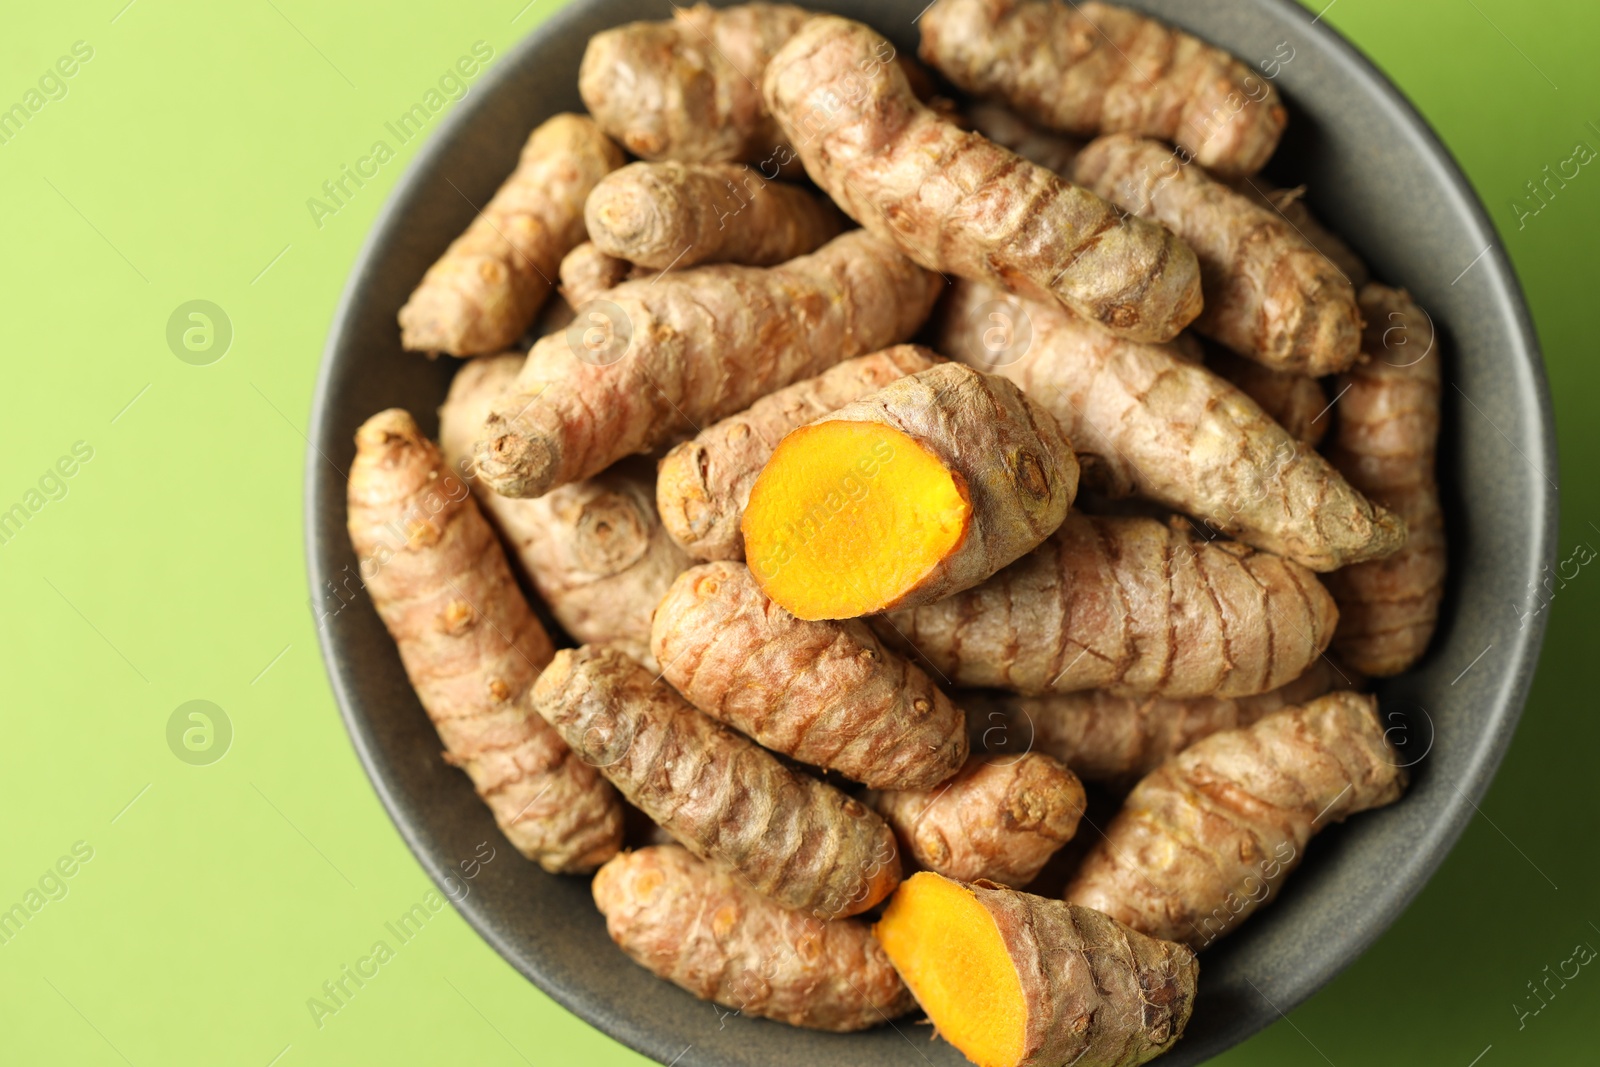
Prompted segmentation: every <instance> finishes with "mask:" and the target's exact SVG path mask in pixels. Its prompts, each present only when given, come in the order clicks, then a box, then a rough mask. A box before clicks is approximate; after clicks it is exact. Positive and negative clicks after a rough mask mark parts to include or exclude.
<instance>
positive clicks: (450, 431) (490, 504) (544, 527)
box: [439, 353, 690, 670]
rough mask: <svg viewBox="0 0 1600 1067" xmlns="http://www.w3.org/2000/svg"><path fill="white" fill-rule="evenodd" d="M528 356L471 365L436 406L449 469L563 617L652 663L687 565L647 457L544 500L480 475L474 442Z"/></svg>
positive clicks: (575, 630)
mask: <svg viewBox="0 0 1600 1067" xmlns="http://www.w3.org/2000/svg"><path fill="white" fill-rule="evenodd" d="M521 365H522V357H521V356H520V355H518V354H516V353H510V354H507V355H503V356H487V357H484V358H481V359H475V360H472V361H471V362H469V363H467V364H465V365H464V366H463V367H462V368H461V370H460V371H458V372H457V373H456V376H455V378H454V380H452V381H451V383H450V394H449V396H448V397H447V398H446V399H445V402H444V405H443V406H442V407H441V408H440V409H439V443H440V446H441V447H442V448H443V450H444V454H445V458H446V460H448V461H449V464H450V466H451V468H453V469H454V470H456V471H458V472H460V473H461V474H462V476H463V477H464V478H466V479H469V480H471V482H472V486H473V489H474V491H475V493H476V495H477V498H478V501H479V503H480V504H481V505H482V507H483V508H484V510H485V511H487V512H488V514H489V517H490V519H491V521H492V522H493V523H494V525H495V526H496V527H497V528H498V529H499V531H500V535H501V537H502V538H503V539H504V541H505V543H506V545H507V546H508V547H509V548H510V550H511V553H512V558H513V560H514V562H515V563H517V564H520V566H521V569H522V570H523V572H524V573H525V574H526V576H527V577H528V579H529V580H530V581H531V582H532V584H533V586H534V588H535V589H537V590H538V591H539V596H540V598H541V599H543V600H544V602H545V603H546V604H547V605H548V606H549V608H550V612H551V614H552V615H554V616H555V618H556V621H557V622H559V623H560V624H561V626H562V627H563V628H564V629H565V630H566V631H567V632H568V633H569V634H571V635H572V636H573V637H575V638H577V639H578V640H579V641H582V642H585V643H590V644H593V643H600V642H611V643H613V644H615V645H617V647H619V648H620V649H622V651H624V652H626V653H627V654H628V655H630V656H632V657H634V658H635V659H637V660H639V661H640V662H641V663H643V664H644V665H645V666H647V667H649V668H650V669H651V670H655V669H656V662H655V659H654V658H653V657H652V656H651V655H650V614H651V612H653V611H655V608H656V605H657V604H659V603H660V602H661V598H662V597H663V596H665V595H666V592H667V588H668V587H669V586H670V585H671V584H672V580H673V579H674V578H676V577H677V576H678V575H679V574H681V573H682V572H683V571H684V570H685V569H687V568H688V566H689V564H690V560H689V557H688V556H686V555H684V553H683V551H682V550H681V549H679V548H678V546H677V545H676V544H675V543H674V542H673V540H672V538H671V537H670V536H668V535H667V532H666V530H665V529H664V528H663V527H662V525H661V522H660V520H659V519H657V517H656V512H655V505H654V500H653V498H654V496H655V482H654V478H653V477H652V476H651V472H650V468H649V464H648V462H646V461H644V460H625V461H623V462H622V463H619V464H617V465H616V466H614V467H612V468H610V469H608V470H606V471H604V472H603V473H601V474H598V475H596V476H595V477H593V478H589V479H585V480H584V481H581V482H574V483H573V484H571V485H565V486H562V487H561V488H560V489H557V490H555V491H554V492H552V493H547V494H546V495H544V496H542V497H540V498H538V499H537V500H519V499H516V498H513V497H508V496H501V495H500V494H498V493H495V492H493V491H491V490H489V489H488V488H487V487H486V486H484V485H482V484H481V483H480V482H478V481H477V479H476V478H475V477H474V472H473V469H472V445H473V442H474V441H476V440H477V438H478V434H479V432H480V431H481V430H482V427H483V422H484V419H485V418H486V417H487V415H488V412H489V409H490V407H491V406H492V405H493V404H494V402H495V400H496V399H497V398H498V397H499V396H500V395H501V394H502V393H503V392H504V391H505V390H506V389H507V388H508V387H509V386H510V384H511V382H512V381H513V380H514V379H515V378H516V374H517V369H518V368H519V367H520V366H521Z"/></svg>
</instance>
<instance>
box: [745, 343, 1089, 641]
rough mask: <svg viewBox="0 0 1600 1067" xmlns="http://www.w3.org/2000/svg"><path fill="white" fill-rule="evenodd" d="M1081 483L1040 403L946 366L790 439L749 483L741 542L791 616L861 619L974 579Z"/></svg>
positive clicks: (1033, 539) (1044, 521)
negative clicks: (751, 483)
mask: <svg viewBox="0 0 1600 1067" xmlns="http://www.w3.org/2000/svg"><path fill="white" fill-rule="evenodd" d="M1077 487H1078V465H1077V460H1076V459H1075V457H1074V456H1073V453H1072V449H1071V446H1070V445H1069V444H1068V443H1067V441H1066V439H1065V438H1064V437H1063V436H1062V435H1061V432H1060V428H1059V427H1058V426H1057V425H1056V422H1055V420H1054V419H1053V418H1051V417H1050V415H1049V413H1048V412H1047V411H1045V410H1044V409H1043V408H1042V407H1040V406H1039V405H1038V404H1037V403H1035V402H1034V401H1033V400H1031V399H1029V398H1028V397H1027V396H1025V395H1024V394H1023V392H1022V390H1020V389H1018V388H1017V387H1016V386H1014V385H1012V384H1011V383H1010V382H1008V381H1006V380H1005V379H1004V378H1000V377H997V376H995V375H991V374H980V373H978V372H976V371H974V370H972V369H971V368H969V367H963V366H961V365H960V364H956V363H944V364H940V365H939V366H937V367H933V368H931V369H929V370H925V371H922V372H920V373H918V374H914V375H911V376H910V377H907V378H901V379H900V380H899V381H896V382H892V383H890V384H889V385H887V386H885V387H884V388H883V389H881V390H879V391H878V392H876V393H873V394H871V395H870V396H866V397H863V398H862V399H860V400H857V401H855V402H853V403H851V404H847V405H846V406H845V407H843V408H840V409H839V410H838V411H835V412H833V413H832V414H830V415H825V416H823V417H822V418H820V419H818V420H816V421H815V422H813V423H811V424H809V425H807V426H802V427H801V428H800V429H798V430H795V431H794V432H793V433H791V434H789V435H788V436H787V437H785V438H784V439H783V442H782V443H781V444H779V445H778V447H777V449H776V450H775V451H774V452H773V454H772V458H771V459H770V460H768V462H767V465H766V467H765V468H764V469H763V470H762V472H761V475H760V477H758V478H757V479H756V483H755V486H754V487H753V488H752V489H751V490H750V502H749V505H748V506H747V507H746V508H745V512H744V520H743V529H744V542H745V553H746V557H747V559H748V560H749V561H750V569H751V572H752V573H753V574H754V575H755V576H756V580H757V581H758V582H760V584H761V588H762V590H763V591H764V592H765V593H766V594H767V595H768V596H769V597H771V598H772V599H773V601H775V602H776V603H778V604H780V605H782V606H783V607H784V608H785V609H786V610H788V611H789V612H791V613H792V614H794V615H795V616H797V617H799V618H802V619H849V618H855V617H857V616H860V615H869V614H872V613H874V612H879V611H885V610H889V609H891V608H898V607H910V606H914V605H917V604H925V603H928V602H930V601H934V600H938V599H940V598H941V597H945V596H948V595H949V594H951V593H954V592H957V591H959V590H962V589H967V588H970V587H972V586H974V585H976V584H978V583H979V582H981V581H983V580H984V579H985V578H987V577H988V576H989V575H991V574H993V573H994V572H995V571H997V570H999V569H1000V568H1001V567H1004V566H1005V565H1006V564H1008V563H1010V562H1011V561H1012V560H1014V559H1016V558H1017V557H1018V556H1021V555H1023V554H1024V553H1026V552H1027V551H1028V550H1029V549H1031V548H1033V547H1034V546H1035V545H1037V544H1039V543H1040V542H1041V541H1043V540H1044V539H1045V538H1046V537H1048V536H1049V535H1050V532H1051V531H1052V530H1054V529H1055V528H1056V527H1057V526H1059V525H1060V524H1061V520H1062V519H1063V518H1064V517H1065V516H1066V513H1067V509H1068V507H1069V506H1070V505H1071V503H1072V498H1073V495H1074V494H1075V493H1076V492H1077Z"/></svg>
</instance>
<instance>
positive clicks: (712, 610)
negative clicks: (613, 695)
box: [651, 562, 967, 789]
mask: <svg viewBox="0 0 1600 1067" xmlns="http://www.w3.org/2000/svg"><path fill="white" fill-rule="evenodd" d="M651 649H652V651H653V652H654V653H655V658H656V660H657V661H658V662H660V663H661V665H662V667H661V670H662V674H663V676H664V677H665V678H666V679H667V681H669V682H671V683H672V684H673V685H674V686H675V687H676V688H677V690H678V692H680V693H682V694H683V695H684V696H685V697H687V698H688V699H689V702H690V703H692V704H694V705H695V706H696V707H698V708H699V709H700V710H701V711H704V712H705V713H706V714H707V715H710V716H711V717H713V718H715V719H718V720H720V721H722V722H725V723H727V724H728V725H730V726H732V727H734V728H736V729H738V730H740V731H742V732H743V733H745V734H748V735H749V736H750V737H752V738H754V739H755V740H756V741H758V742H760V743H761V744H762V745H763V746H765V747H766V748H768V749H771V750H772V751H774V752H782V753H784V754H785V755H789V756H793V757H794V758H795V759H797V760H800V761H802V762H804V763H810V764H812V765H814V766H817V767H826V768H828V769H829V770H834V771H838V772H839V773H840V774H842V775H844V776H845V777H846V778H850V779H853V780H854V781H857V782H861V783H862V784H864V785H868V786H872V787H874V788H878V789H921V788H929V787H932V786H934V785H936V784H938V783H939V782H942V781H944V780H945V779H946V778H949V777H950V776H951V775H952V774H954V773H956V771H957V770H958V769H960V767H961V764H962V761H964V760H965V759H966V758H967V726H966V719H965V717H964V716H963V715H962V714H961V709H960V708H958V707H956V706H955V705H954V704H952V703H951V702H950V698H949V697H947V696H945V695H944V693H942V692H941V691H940V690H939V688H938V687H937V686H936V685H934V684H933V682H932V681H931V680H930V679H929V678H928V676H927V675H926V674H924V673H923V672H922V670H921V669H920V668H918V667H916V666H913V665H912V664H911V663H909V662H907V661H906V660H905V659H903V658H901V657H900V656H899V655H896V654H895V653H893V652H891V651H889V650H888V649H886V648H884V647H883V645H882V644H881V643H880V642H879V641H878V639H877V638H876V637H874V636H873V634H872V631H871V629H869V628H868V627H867V625H866V624H865V623H863V622H859V621H856V620H849V621H845V622H833V621H830V622H804V621H802V620H800V619H797V618H795V617H794V616H793V615H791V614H789V613H788V612H787V611H784V610H783V609H782V608H780V607H778V606H777V605H776V604H774V603H772V601H770V600H768V599H767V597H766V595H765V594H764V593H762V592H761V589H760V588H759V587H758V586H757V585H756V583H755V579H754V578H752V577H751V576H750V572H749V571H748V570H746V569H745V566H744V564H742V563H730V562H720V563H705V564H702V565H700V566H698V567H693V568H691V569H690V570H688V571H686V572H684V573H683V574H682V575H680V576H679V577H678V580H677V581H676V582H674V583H673V585H672V589H671V590H670V591H669V592H668V593H667V595H666V597H665V598H664V599H663V600H662V601H661V604H660V606H659V607H658V608H656V613H655V623H654V630H653V633H652V637H651Z"/></svg>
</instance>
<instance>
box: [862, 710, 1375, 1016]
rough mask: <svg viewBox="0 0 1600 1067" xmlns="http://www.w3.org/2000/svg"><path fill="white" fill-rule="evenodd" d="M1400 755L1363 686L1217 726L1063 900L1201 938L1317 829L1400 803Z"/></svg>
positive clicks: (1228, 922)
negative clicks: (1244, 724)
mask: <svg viewBox="0 0 1600 1067" xmlns="http://www.w3.org/2000/svg"><path fill="white" fill-rule="evenodd" d="M1400 762H1401V760H1400V756H1399V754H1398V753H1396V752H1395V750H1394V747H1393V745H1391V744H1390V742H1389V738H1388V734H1387V732H1386V730H1385V726H1384V723H1383V721H1382V720H1380V719H1379V718H1378V705H1377V701H1376V700H1375V699H1373V698H1372V697H1369V696H1362V695H1360V694H1358V693H1330V694H1328V695H1327V696H1324V697H1319V698H1317V699H1316V700H1313V701H1311V702H1310V703H1308V704H1304V705H1302V706H1300V707H1291V708H1285V709H1284V710H1282V711H1279V712H1276V713H1274V714H1272V715H1268V716H1267V717H1266V718H1264V719H1262V720H1261V721H1260V722H1257V723H1256V724H1255V725H1254V726H1251V727H1250V728H1249V729H1243V730H1227V731H1224V732H1222V733H1219V734H1212V735H1211V736H1210V737H1208V738H1206V739H1205V740H1203V741H1199V742H1197V743H1196V744H1194V745H1192V746H1190V747H1189V748H1187V749H1185V750H1184V751H1183V752H1180V753H1179V754H1178V755H1176V756H1174V757H1173V758H1172V759H1170V760H1168V761H1167V762H1165V763H1163V764H1162V765H1161V766H1159V767H1157V768H1156V769H1155V770H1154V771H1151V772H1150V773H1149V774H1148V775H1146V776H1145V777H1144V778H1143V779H1142V780H1141V781H1140V782H1139V784H1138V785H1136V786H1135V787H1134V789H1133V792H1132V793H1129V794H1128V799H1127V800H1126V801H1125V802H1124V804H1123V806H1122V811H1121V812H1120V813H1119V814H1118V815H1117V817H1116V819H1115V820H1113V821H1112V823H1111V825H1110V826H1109V827H1107V828H1106V834H1105V837H1104V839H1103V840H1101V841H1100V842H1099V843H1097V844H1096V845H1095V847H1094V848H1093V850H1091V851H1090V853H1089V855H1088V856H1086V857H1085V858H1084V861H1083V864H1082V866H1080V867H1079V868H1078V872H1077V874H1076V875H1075V876H1074V877H1073V879H1072V882H1071V883H1070V884H1069V885H1068V886H1067V892H1066V897H1067V899H1068V900H1069V901H1071V902H1072V903H1074V904H1081V905H1084V906H1085V907H1091V908H1097V909H1099V910H1101V911H1104V912H1105V913H1106V914H1108V915H1111V916H1113V917H1115V918H1117V919H1118V920H1120V921H1122V922H1125V923H1127V924H1128V925H1129V926H1132V927H1133V928H1134V929H1135V930H1140V931H1143V932H1144V933H1147V934H1149V935H1150V936H1152V937H1163V938H1168V939H1170V940H1173V941H1181V942H1183V943H1184V944H1186V945H1189V946H1190V947H1191V948H1195V949H1201V948H1204V947H1206V946H1207V945H1210V944H1211V943H1212V942H1214V941H1215V940H1216V939H1218V938H1220V937H1222V936H1223V935H1225V934H1229V933H1232V932H1233V931H1234V930H1235V929H1237V928H1238V926H1239V924H1240V923H1242V922H1243V921H1244V920H1246V919H1248V918H1249V917H1250V915H1251V914H1253V913H1254V912H1255V910H1256V909H1257V908H1259V907H1261V906H1262V905H1263V904H1266V903H1267V902H1268V901H1270V900H1272V899H1273V898H1274V897H1276V896H1277V894H1278V891H1279V890H1280V889H1281V888H1282V887H1283V882H1284V879H1285V878H1286V877H1287V876H1288V874H1289V872H1290V871H1292V870H1294V868H1295V867H1296V866H1298V865H1299V863H1300V861H1301V860H1302V859H1303V858H1304V856H1305V849H1306V844H1307V842H1309V841H1310V840H1311V836H1312V835H1313V834H1315V833H1317V832H1318V831H1319V830H1322V829H1323V828H1325V827H1327V826H1331V825H1333V824H1334V823H1338V822H1343V821H1344V820H1345V819H1346V818H1348V817H1349V816H1351V815H1354V814H1355V813H1357V812H1360V811H1366V810H1367V809H1369V808H1376V807H1381V806H1383V805H1385V804H1389V803H1392V802H1394V801H1395V800H1398V799H1399V797H1400V794H1401V792H1403V791H1404V789H1405V784H1406V772H1405V770H1404V769H1403V768H1402V767H1401V766H1400ZM891 955H892V954H891ZM912 989H913V991H915V989H916V987H915V986H914V985H913V986H912Z"/></svg>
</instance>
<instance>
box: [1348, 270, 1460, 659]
mask: <svg viewBox="0 0 1600 1067" xmlns="http://www.w3.org/2000/svg"><path fill="white" fill-rule="evenodd" d="M1361 310H1362V313H1363V314H1364V315H1365V316H1366V319H1367V330H1366V339H1365V343H1364V345H1363V349H1364V351H1365V353H1366V359H1365V361H1364V362H1362V363H1360V364H1358V365H1357V366H1356V367H1354V368H1353V369H1351V370H1350V372H1349V373H1347V374H1343V375H1341V376H1340V377H1339V380H1338V386H1337V387H1338V389H1339V390H1341V392H1340V396H1339V404H1338V407H1339V418H1338V424H1339V428H1338V432H1337V435H1336V436H1335V438H1334V441H1333V444H1332V446H1331V447H1330V448H1329V450H1328V458H1329V459H1330V460H1332V461H1333V464H1334V466H1336V467H1338V468H1339V469H1340V470H1341V471H1343V472H1344V475H1345V477H1347V478H1349V479H1350V482H1351V484H1353V485H1355V486H1356V487H1358V488H1359V489H1361V490H1362V491H1363V492H1365V493H1367V494H1369V495H1370V496H1371V497H1372V499H1373V500H1375V501H1377V502H1379V503H1381V504H1383V505H1384V506H1386V507H1389V508H1392V509H1393V510H1394V511H1395V513H1396V514H1398V515H1401V516H1402V517H1404V518H1405V520H1406V526H1407V527H1408V528H1409V529H1410V531H1411V536H1410V538H1409V539H1408V540H1407V541H1406V545H1405V547H1404V548H1402V549H1401V550H1400V551H1399V552H1397V553H1395V554H1394V555H1392V556H1390V557H1389V558H1387V559H1384V560H1377V561H1374V562H1371V563H1360V564H1357V565H1356V566H1353V567H1347V568H1345V569H1344V570H1342V571H1338V572H1336V573H1334V574H1330V575H1329V576H1328V590H1329V591H1330V592H1331V593H1333V597H1334V599H1335V600H1337V601H1338V602H1339V611H1340V622H1339V632H1338V633H1336V634H1334V638H1333V641H1334V649H1335V650H1336V651H1337V652H1338V653H1339V655H1340V656H1342V657H1344V658H1345V659H1347V660H1349V661H1350V663H1351V664H1353V665H1354V666H1355V667H1357V668H1358V669H1360V670H1363V671H1366V672H1367V673H1368V674H1372V675H1377V676H1379V677H1386V676H1389V675H1393V674H1399V673H1400V672H1401V671H1403V670H1405V669H1406V668H1407V667H1410V666H1411V665H1412V664H1413V663H1415V662H1416V661H1417V660H1418V659H1420V658H1421V656H1422V654H1423V652H1425V651H1426V650H1427V647H1428V642H1429V641H1430V640H1431V639H1432V637H1433V630H1434V626H1435V625H1436V624H1437V622H1438V619H1439V601H1440V599H1441V598H1442V597H1443V595H1444V579H1445V569H1446V562H1445V533H1444V512H1443V510H1442V509H1441V508H1440V506H1439V486H1438V483H1437V482H1436V481H1435V480H1434V462H1435V450H1436V446H1437V442H1438V437H1439V389H1440V385H1439V383H1440V362H1441V356H1440V353H1439V349H1438V339H1437V337H1436V336H1435V334H1434V330H1433V321H1432V320H1431V319H1430V318H1429V317H1428V313H1427V312H1426V311H1424V310H1422V309H1421V308H1419V307H1418V306H1417V305H1416V304H1415V303H1413V302H1412V300H1411V298H1410V296H1408V295H1407V294H1406V293H1405V292H1404V291H1402V290H1397V289H1390V288H1388V287H1387V286H1383V285H1378V284H1376V283H1373V284H1369V285H1367V286H1366V287H1365V288H1364V289H1362V290H1361Z"/></svg>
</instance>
